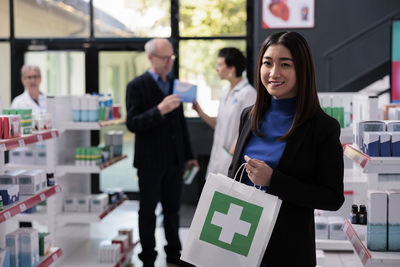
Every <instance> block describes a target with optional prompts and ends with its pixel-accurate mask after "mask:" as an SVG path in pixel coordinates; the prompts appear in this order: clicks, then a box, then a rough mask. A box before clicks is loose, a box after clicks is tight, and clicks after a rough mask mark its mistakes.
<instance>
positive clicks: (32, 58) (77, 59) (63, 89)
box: [25, 51, 86, 95]
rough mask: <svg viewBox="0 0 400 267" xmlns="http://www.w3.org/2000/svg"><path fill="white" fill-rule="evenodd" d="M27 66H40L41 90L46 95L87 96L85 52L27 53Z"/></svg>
mask: <svg viewBox="0 0 400 267" xmlns="http://www.w3.org/2000/svg"><path fill="white" fill-rule="evenodd" d="M25 64H29V65H37V66H39V68H40V71H41V74H42V83H41V85H40V90H41V91H43V92H44V93H46V94H49V95H83V94H85V91H86V90H85V53H84V52H69V51H68V52H66V51H45V52H27V53H26V54H25Z"/></svg>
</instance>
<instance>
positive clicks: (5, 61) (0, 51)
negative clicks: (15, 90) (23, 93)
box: [0, 43, 11, 108]
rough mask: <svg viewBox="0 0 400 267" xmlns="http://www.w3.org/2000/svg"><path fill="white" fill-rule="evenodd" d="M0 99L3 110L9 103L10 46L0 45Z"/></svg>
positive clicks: (6, 44)
mask: <svg viewBox="0 0 400 267" xmlns="http://www.w3.org/2000/svg"><path fill="white" fill-rule="evenodd" d="M0 58H1V60H0V81H1V82H0V92H1V93H0V97H1V101H2V104H3V108H8V107H9V106H10V101H11V73H10V66H11V62H10V45H9V43H0Z"/></svg>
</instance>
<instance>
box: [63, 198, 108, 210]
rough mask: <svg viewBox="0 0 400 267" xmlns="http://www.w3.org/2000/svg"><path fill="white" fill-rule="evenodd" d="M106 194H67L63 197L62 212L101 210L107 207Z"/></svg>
mask: <svg viewBox="0 0 400 267" xmlns="http://www.w3.org/2000/svg"><path fill="white" fill-rule="evenodd" d="M108 203H109V202H108V195H107V194H97V195H79V194H75V195H68V196H65V197H64V212H96V213H98V212H103V211H105V210H106V209H107V207H108Z"/></svg>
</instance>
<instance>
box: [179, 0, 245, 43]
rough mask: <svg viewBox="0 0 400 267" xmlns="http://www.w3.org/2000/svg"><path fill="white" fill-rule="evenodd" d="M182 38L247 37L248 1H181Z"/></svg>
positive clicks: (180, 26)
mask: <svg viewBox="0 0 400 267" xmlns="http://www.w3.org/2000/svg"><path fill="white" fill-rule="evenodd" d="M179 19H180V21H179V33H180V35H181V36H245V35H246V0H202V1H198V0H180V1H179Z"/></svg>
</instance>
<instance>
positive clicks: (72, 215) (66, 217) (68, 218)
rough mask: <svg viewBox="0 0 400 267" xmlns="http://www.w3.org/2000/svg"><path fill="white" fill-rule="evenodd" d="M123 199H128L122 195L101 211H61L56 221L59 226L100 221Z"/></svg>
mask: <svg viewBox="0 0 400 267" xmlns="http://www.w3.org/2000/svg"><path fill="white" fill-rule="evenodd" d="M125 200H128V198H127V197H124V198H122V199H120V200H118V201H117V202H116V203H114V204H112V205H110V206H109V207H108V208H107V209H106V210H105V211H103V212H101V213H94V212H69V213H61V214H60V215H58V216H57V223H58V225H59V227H61V226H64V225H66V224H68V223H84V224H86V223H94V222H99V221H101V220H102V219H103V218H104V217H106V216H107V215H108V214H109V213H111V212H112V211H113V210H114V209H116V208H117V207H118V206H120V205H121V204H122V203H123V202H124V201H125Z"/></svg>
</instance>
